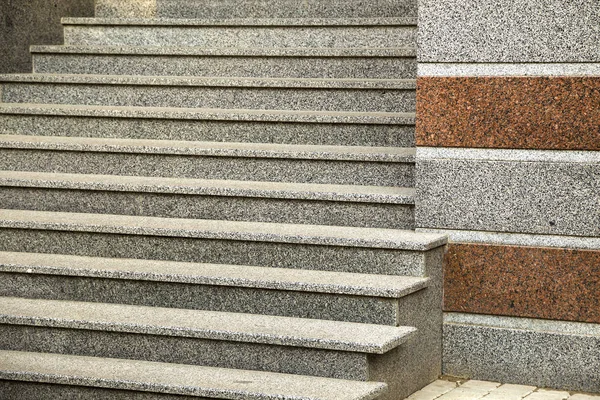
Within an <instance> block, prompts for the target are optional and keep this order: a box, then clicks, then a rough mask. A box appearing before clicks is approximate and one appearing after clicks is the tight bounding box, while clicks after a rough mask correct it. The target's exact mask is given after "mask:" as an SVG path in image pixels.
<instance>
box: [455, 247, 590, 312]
mask: <svg viewBox="0 0 600 400" xmlns="http://www.w3.org/2000/svg"><path fill="white" fill-rule="evenodd" d="M444 274H445V280H444V310H445V311H454V312H464V313H478V314H492V315H507V316H515V317H531V318H545V319H556V320H566V321H579V322H594V323H600V296H598V293H600V250H596V251H594V250H579V249H561V248H535V247H523V246H500V245H486V244H471V243H464V244H460V243H454V244H451V245H450V246H449V248H448V252H447V253H446V263H445V267H444Z"/></svg>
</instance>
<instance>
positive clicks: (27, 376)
mask: <svg viewBox="0 0 600 400" xmlns="http://www.w3.org/2000/svg"><path fill="white" fill-rule="evenodd" d="M0 355H2V359H4V360H8V359H10V360H11V361H12V362H13V364H14V359H15V358H16V357H20V358H24V357H27V358H26V359H25V360H17V364H19V361H20V364H25V365H27V366H28V367H27V368H14V367H13V368H12V370H9V369H8V368H7V367H4V368H3V367H2V366H0V379H5V380H16V381H27V382H44V383H53V384H65V385H76V386H88V387H100V388H108V389H121V390H137V391H142V392H157V393H166V394H180V395H191V396H218V397H220V398H225V399H232V400H233V399H239V398H240V397H239V396H245V397H243V398H246V399H254V400H269V399H273V396H277V394H276V393H271V394H270V395H265V394H260V393H258V392H256V393H252V392H249V391H248V390H245V391H244V390H243V389H239V388H237V389H236V388H231V389H229V390H226V389H223V388H220V389H216V388H214V387H213V388H210V387H206V386H204V387H203V385H202V384H199V383H196V384H195V385H194V384H192V382H189V378H188V382H179V383H174V382H173V383H171V384H169V383H168V382H162V383H157V382H156V381H155V382H149V380H150V379H148V377H147V376H146V380H145V381H144V380H142V379H137V382H136V380H134V379H124V378H121V379H118V378H116V377H115V378H112V379H111V378H110V377H107V376H106V374H104V375H105V376H98V375H100V374H99V373H98V372H99V365H98V363H99V362H100V363H104V364H105V365H106V364H108V365H113V364H115V363H116V364H118V365H121V366H126V365H128V366H131V367H132V368H130V370H139V368H144V370H145V372H146V375H148V373H150V374H151V371H149V370H150V369H154V370H155V371H156V370H159V371H160V370H161V369H162V367H167V368H169V372H170V374H171V375H172V374H173V373H175V375H176V376H178V377H187V376H189V374H190V372H191V371H193V372H194V373H193V376H195V377H197V376H203V375H204V374H203V373H202V372H206V371H210V372H212V373H213V374H215V373H221V372H225V373H227V374H228V375H229V376H228V378H229V379H231V378H232V377H234V376H238V375H241V376H243V377H244V378H245V379H248V378H254V380H258V381H261V380H265V379H266V378H270V379H271V380H278V381H279V380H281V381H284V382H291V381H300V383H301V384H306V385H310V384H311V383H312V384H313V385H314V384H317V385H318V384H319V383H321V385H323V386H326V385H328V384H330V385H332V386H333V384H334V383H336V382H337V383H339V384H341V385H344V387H349V388H352V392H354V391H356V392H360V393H359V394H358V395H357V396H356V397H354V396H352V397H350V396H349V397H345V398H344V399H339V400H372V399H375V398H377V397H378V396H380V395H381V394H383V393H385V392H386V391H387V390H388V387H387V385H386V384H385V383H381V382H357V381H347V380H336V379H331V378H319V377H307V376H301V375H289V374H278V373H273V372H262V371H248V370H231V369H225V368H215V367H198V366H192V365H190V366H188V365H180V364H166V363H157V362H149V361H136V360H123V359H109V358H98V357H83V356H72V355H62V354H47V353H32V352H17V351H6V350H1V351H0ZM32 357H36V358H37V359H38V360H36V361H38V362H39V361H42V362H44V364H46V365H52V366H53V368H55V369H58V367H57V365H60V364H61V362H62V364H67V365H69V364H73V363H74V364H76V365H79V366H83V365H90V364H92V365H93V366H94V367H95V368H94V371H93V372H94V374H95V376H94V374H91V373H90V374H87V375H88V376H84V375H83V373H82V372H83V371H86V370H85V369H83V368H78V369H77V370H78V372H79V374H78V375H75V374H66V373H65V371H64V369H65V368H64V366H63V368H62V371H56V373H49V372H41V371H39V369H38V371H37V372H36V371H31V369H33V368H32V367H31V361H32V360H31V358H32ZM40 359H41V360H40ZM26 369H27V370H26ZM121 370H123V368H121ZM154 375H160V376H161V377H162V378H163V380H164V379H165V376H164V375H163V374H159V373H158V371H156V372H155V373H154ZM213 386H214V385H213ZM311 386H312V385H311ZM332 389H335V388H332ZM279 395H281V394H279ZM281 396H282V397H281V398H282V399H283V400H298V399H299V397H298V396H297V395H295V394H290V395H286V394H283V395H281ZM334 399H335V397H334V396H331V397H329V396H326V395H325V396H323V397H321V396H318V397H315V396H310V397H304V396H303V399H302V400H334Z"/></svg>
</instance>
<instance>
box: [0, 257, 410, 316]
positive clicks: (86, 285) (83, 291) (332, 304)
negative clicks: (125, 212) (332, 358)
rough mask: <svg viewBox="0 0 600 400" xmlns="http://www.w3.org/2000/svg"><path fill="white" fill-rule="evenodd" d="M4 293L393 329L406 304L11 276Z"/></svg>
mask: <svg viewBox="0 0 600 400" xmlns="http://www.w3.org/2000/svg"><path fill="white" fill-rule="evenodd" d="M82 267H84V266H82ZM0 295H1V296H8V297H26V298H36V299H47V300H71V301H87V302H97V303H118V304H130V305H139V306H150V307H167V308H183V309H194V310H211V311H223V312H236V313H247V314H260V315H279V316H286V317H298V318H313V319H324V320H334V321H348V322H360V323H367V324H379V325H392V326H396V325H397V323H398V307H399V306H398V304H399V303H400V307H401V306H402V305H401V304H402V299H400V300H397V299H387V298H378V297H365V296H349V295H337V294H327V293H311V292H296V291H282V290H267V289H254V288H243V287H232V286H209V285H196V284H185V283H169V282H152V281H141V280H124V279H104V278H94V277H78V276H62V275H41V274H20V273H10V272H2V273H0Z"/></svg>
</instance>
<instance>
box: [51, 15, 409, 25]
mask: <svg viewBox="0 0 600 400" xmlns="http://www.w3.org/2000/svg"><path fill="white" fill-rule="evenodd" d="M61 21H62V24H63V25H138V26H378V25H379V26H390V25H396V26H414V27H416V25H417V18H416V17H373V18H224V19H210V18H209V19H202V18H77V17H69V18H62V20H61Z"/></svg>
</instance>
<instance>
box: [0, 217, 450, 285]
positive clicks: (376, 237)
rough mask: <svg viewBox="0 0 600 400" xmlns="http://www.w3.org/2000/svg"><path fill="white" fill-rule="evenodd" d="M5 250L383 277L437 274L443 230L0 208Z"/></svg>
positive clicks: (0, 241) (442, 244) (1, 231)
mask: <svg viewBox="0 0 600 400" xmlns="http://www.w3.org/2000/svg"><path fill="white" fill-rule="evenodd" d="M0 228H1V229H0V238H1V240H0V246H1V250H3V251H12V252H29V253H56V254H71V255H87V256H93V257H114V258H140V259H156V260H172V261H191V262H206V263H216V264H235V265H255V266H264V267H280V268H297V269H310V270H329V271H340V272H357V273H373V274H385V275H408V276H429V275H430V274H432V273H433V274H437V270H438V268H439V265H438V264H437V263H438V262H439V260H438V257H439V255H440V254H441V253H442V251H443V250H444V245H445V244H446V241H447V238H446V237H445V236H443V235H436V234H424V233H415V232H413V231H403V230H394V229H380V228H352V227H339V226H319V225H293V224H274V223H264V222H237V221H236V222H233V221H215V220H193V219H175V218H157V217H132V216H123V215H100V214H75V213H58V212H41V211H19V210H0Z"/></svg>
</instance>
